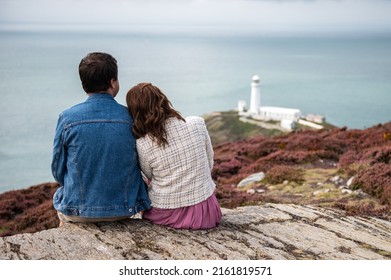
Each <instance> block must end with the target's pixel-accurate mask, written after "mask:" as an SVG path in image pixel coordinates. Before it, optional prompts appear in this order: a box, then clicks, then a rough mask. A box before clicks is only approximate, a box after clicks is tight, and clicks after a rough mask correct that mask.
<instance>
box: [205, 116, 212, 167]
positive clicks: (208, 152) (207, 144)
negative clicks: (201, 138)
mask: <svg viewBox="0 0 391 280" xmlns="http://www.w3.org/2000/svg"><path fill="white" fill-rule="evenodd" d="M203 127H204V132H205V147H206V155H207V157H208V164H209V169H210V171H212V169H213V163H214V161H213V157H214V152H213V146H212V141H211V140H210V136H209V133H208V129H207V128H206V125H205V122H203Z"/></svg>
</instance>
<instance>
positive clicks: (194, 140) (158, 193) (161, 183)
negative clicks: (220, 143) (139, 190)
mask: <svg viewBox="0 0 391 280" xmlns="http://www.w3.org/2000/svg"><path fill="white" fill-rule="evenodd" d="M165 128H166V133H167V137H166V139H167V144H166V145H164V146H163V145H158V144H157V143H156V141H154V140H153V139H152V138H151V137H149V136H145V137H142V138H139V139H137V151H138V154H139V160H140V166H141V169H142V170H143V172H144V173H145V175H146V176H147V177H148V178H149V179H150V180H151V183H150V187H151V188H150V190H149V196H150V199H151V201H152V206H153V207H158V208H166V209H173V208H178V207H184V206H189V205H194V204H197V203H199V202H201V201H203V200H205V199H207V198H208V197H209V196H211V195H212V194H213V191H214V189H215V184H214V182H213V180H212V178H211V169H212V167H213V149H212V145H211V142H210V138H209V135H208V132H207V130H206V126H205V122H204V120H203V119H202V118H200V117H188V118H186V122H184V121H183V120H180V119H177V118H175V117H173V118H169V119H168V120H167V121H166V126H165Z"/></svg>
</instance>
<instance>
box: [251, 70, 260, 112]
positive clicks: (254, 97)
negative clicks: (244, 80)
mask: <svg viewBox="0 0 391 280" xmlns="http://www.w3.org/2000/svg"><path fill="white" fill-rule="evenodd" d="M259 82H260V79H259V77H258V75H254V76H253V80H252V83H251V101H250V114H253V115H259V113H260V107H261V89H260V85H259Z"/></svg>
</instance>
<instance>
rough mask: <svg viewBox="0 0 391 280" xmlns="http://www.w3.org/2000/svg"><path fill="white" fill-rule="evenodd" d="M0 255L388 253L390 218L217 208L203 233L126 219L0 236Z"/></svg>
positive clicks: (272, 207)
mask: <svg viewBox="0 0 391 280" xmlns="http://www.w3.org/2000/svg"><path fill="white" fill-rule="evenodd" d="M0 259H138V260H141V259H192V260H193V259H277V260H284V259H338V260H339V259H377V260H380V259H391V223H390V222H388V221H385V220H380V219H376V218H362V217H352V216H345V214H344V213H343V212H340V211H338V210H332V209H326V208H319V207H312V206H298V205H292V204H290V205H286V204H265V205H262V206H247V207H241V208H236V209H232V210H228V209H223V220H222V223H221V225H220V226H219V227H217V228H215V229H212V230H208V231H189V230H174V229H170V228H167V227H162V226H157V225H152V224H151V223H149V222H148V221H145V220H140V219H132V220H130V219H129V220H127V221H121V222H113V223H98V224H66V225H65V226H63V227H61V228H55V229H50V230H46V231H41V232H37V233H33V234H29V233H26V234H18V235H14V236H9V237H3V238H1V239H0Z"/></svg>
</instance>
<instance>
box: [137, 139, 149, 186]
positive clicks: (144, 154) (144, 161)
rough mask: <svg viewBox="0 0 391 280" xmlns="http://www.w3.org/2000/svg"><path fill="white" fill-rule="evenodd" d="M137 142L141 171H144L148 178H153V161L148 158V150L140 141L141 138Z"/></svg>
mask: <svg viewBox="0 0 391 280" xmlns="http://www.w3.org/2000/svg"><path fill="white" fill-rule="evenodd" d="M136 143H137V144H136V147H137V155H138V160H139V163H140V168H141V171H142V172H143V174H144V176H145V177H146V178H147V179H148V180H151V179H152V168H151V163H150V161H149V159H148V151H147V150H146V148H145V147H144V146H143V144H142V143H141V142H140V140H137V141H136ZM148 185H149V184H148Z"/></svg>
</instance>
